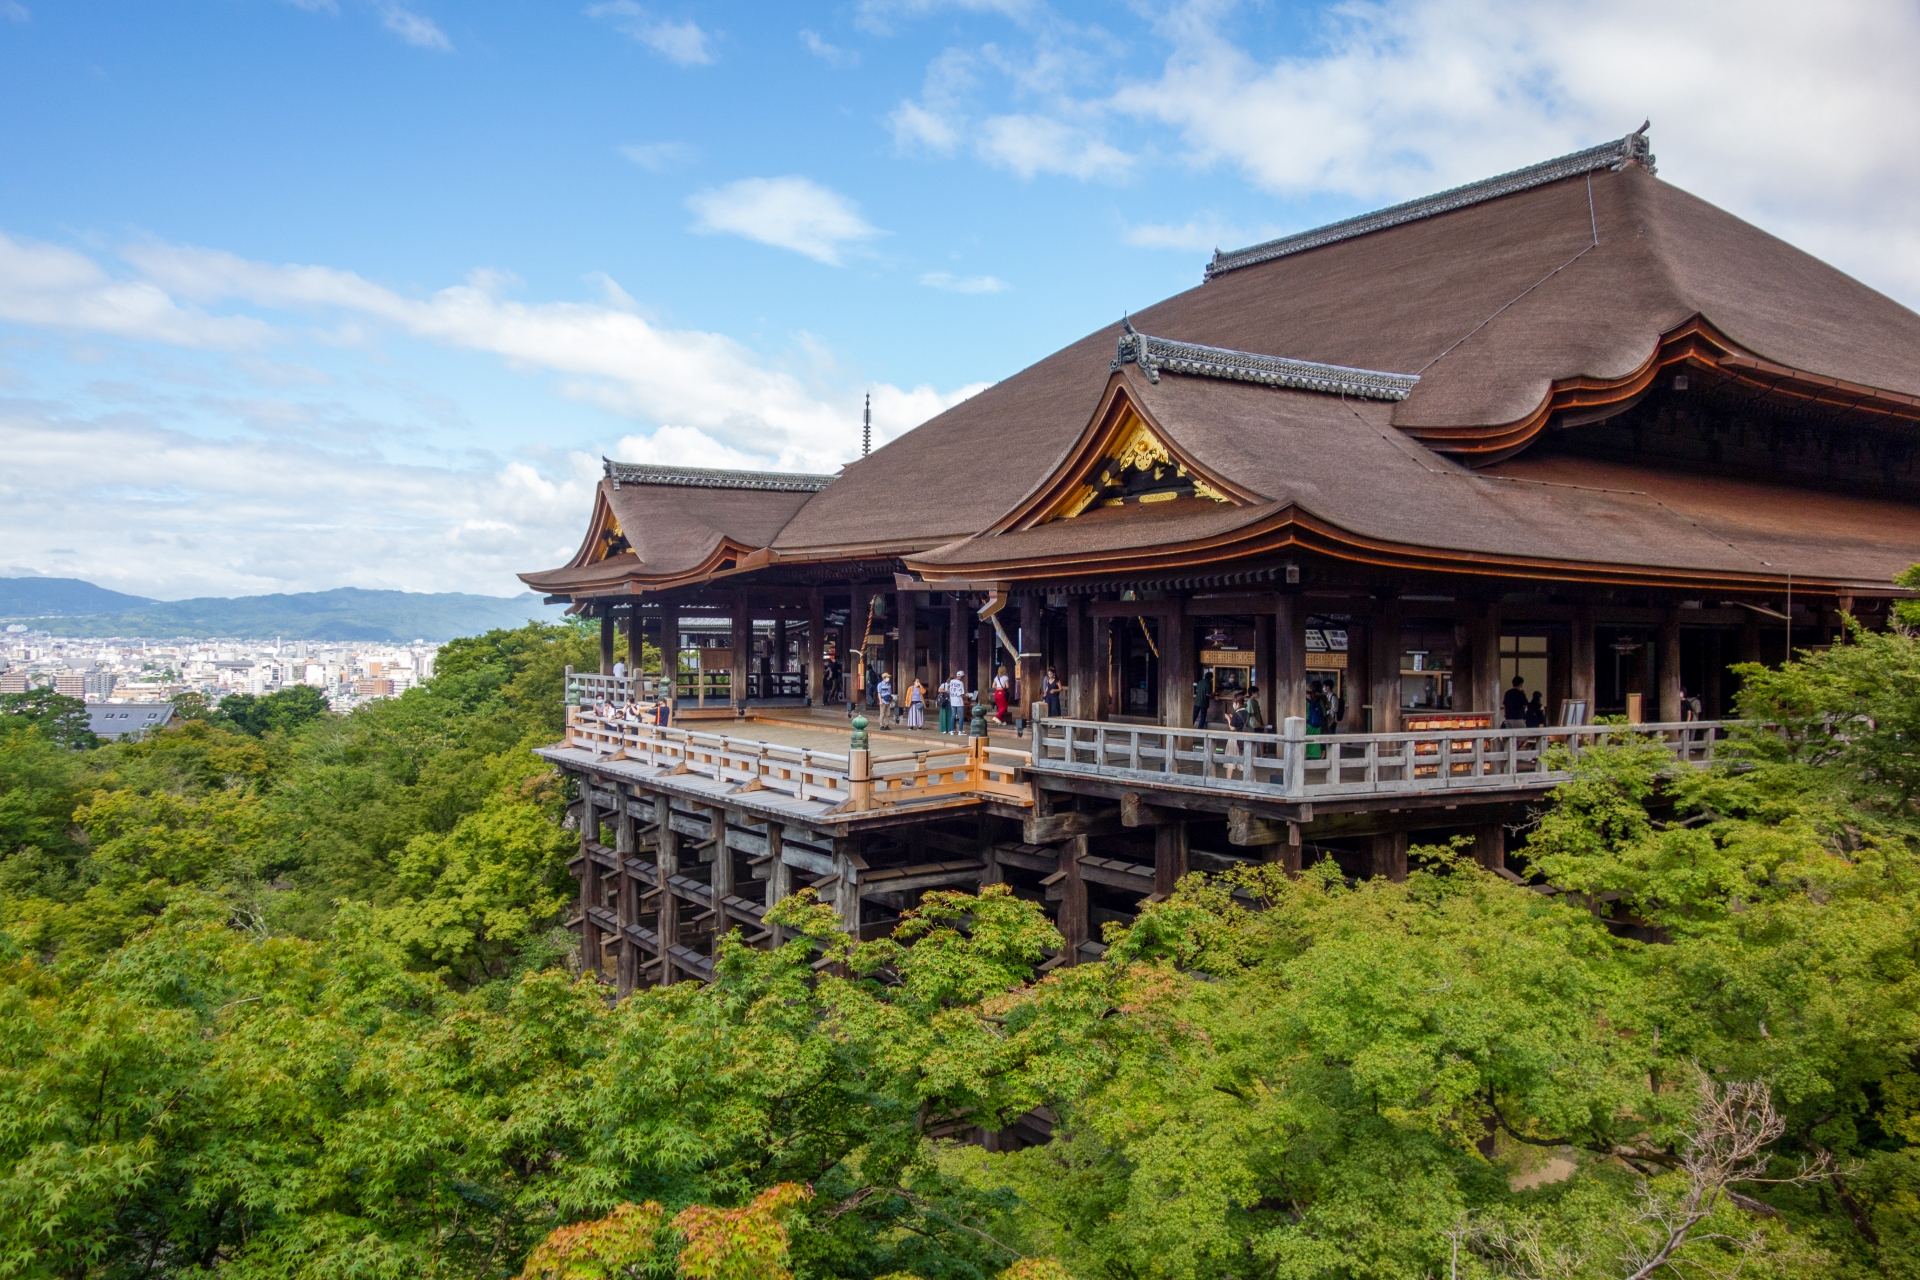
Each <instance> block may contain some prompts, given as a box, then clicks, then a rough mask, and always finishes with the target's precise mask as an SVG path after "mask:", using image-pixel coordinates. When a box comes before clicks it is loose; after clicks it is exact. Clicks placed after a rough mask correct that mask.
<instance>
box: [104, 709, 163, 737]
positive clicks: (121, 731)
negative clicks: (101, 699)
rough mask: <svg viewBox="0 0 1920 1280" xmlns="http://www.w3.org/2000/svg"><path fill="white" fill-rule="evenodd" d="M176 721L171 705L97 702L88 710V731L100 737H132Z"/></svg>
mask: <svg viewBox="0 0 1920 1280" xmlns="http://www.w3.org/2000/svg"><path fill="white" fill-rule="evenodd" d="M172 720H173V706H172V704H170V703H160V704H159V705H157V706H156V705H153V704H140V703H127V704H114V703H97V704H93V705H90V706H88V707H87V728H89V729H91V730H93V732H94V734H95V735H96V736H98V737H101V738H110V739H111V738H130V737H137V736H139V735H141V734H144V733H151V732H153V731H154V730H156V729H163V728H165V727H166V726H167V725H168V724H169V723H170V722H171V721H172Z"/></svg>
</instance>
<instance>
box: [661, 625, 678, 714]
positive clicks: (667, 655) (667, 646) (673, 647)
mask: <svg viewBox="0 0 1920 1280" xmlns="http://www.w3.org/2000/svg"><path fill="white" fill-rule="evenodd" d="M660 679H661V683H662V686H663V687H664V689H665V690H666V695H667V697H668V698H678V697H679V696H680V606H679V605H677V604H668V603H666V602H665V601H661V603H660Z"/></svg>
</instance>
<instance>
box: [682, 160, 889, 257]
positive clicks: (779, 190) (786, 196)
mask: <svg viewBox="0 0 1920 1280" xmlns="http://www.w3.org/2000/svg"><path fill="white" fill-rule="evenodd" d="M687 207H688V208H689V209H691V210H692V211H693V212H694V213H696V214H698V215H699V217H700V220H699V221H698V222H697V223H695V224H694V226H693V230H695V231H697V232H700V233H701V234H703V235H715V234H721V233H725V234H731V235H738V236H745V237H746V238H747V239H749V240H758V241H759V242H760V243H762V244H770V245H774V246H776V247H778V248H781V249H791V250H793V251H794V252H795V253H802V254H805V255H806V256H807V257H809V258H813V259H815V260H816V261H819V262H824V263H827V264H828V265H830V266H839V265H840V253H841V250H843V249H845V248H846V247H848V246H849V245H855V244H859V243H861V242H863V241H866V240H871V239H873V238H874V237H875V236H877V235H879V234H880V232H879V230H878V229H877V228H875V227H873V226H872V225H870V224H869V223H868V222H867V221H866V219H864V218H862V217H861V216H860V212H859V210H858V208H857V207H856V206H855V205H854V204H853V202H852V201H850V200H848V199H847V198H846V197H845V196H843V195H841V194H839V193H838V192H836V191H830V190H828V189H827V188H826V187H823V186H821V185H820V184H819V183H817V182H814V181H812V180H810V179H807V178H802V177H797V176H796V177H786V178H742V179H741V180H740V181H738V182H730V183H728V184H727V185H726V186H724V187H715V188H712V189H710V190H707V191H701V192H697V193H695V194H694V195H693V196H691V197H689V198H688V200H687Z"/></svg>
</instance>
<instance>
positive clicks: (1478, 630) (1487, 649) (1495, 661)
mask: <svg viewBox="0 0 1920 1280" xmlns="http://www.w3.org/2000/svg"><path fill="white" fill-rule="evenodd" d="M1468 628H1469V630H1470V631H1471V632H1472V636H1473V639H1472V642H1471V661H1472V663H1473V705H1472V707H1470V708H1468V709H1469V710H1472V711H1491V712H1492V713H1493V727H1494V728H1496V729H1498V728H1499V727H1500V712H1501V708H1502V703H1501V699H1502V698H1503V697H1505V696H1506V692H1507V691H1506V690H1505V689H1503V688H1501V687H1500V604H1499V602H1498V601H1493V600H1489V601H1486V602H1484V603H1482V604H1481V605H1480V606H1479V607H1478V609H1476V611H1475V612H1474V616H1473V618H1472V619H1471V621H1470V622H1469V623H1468Z"/></svg>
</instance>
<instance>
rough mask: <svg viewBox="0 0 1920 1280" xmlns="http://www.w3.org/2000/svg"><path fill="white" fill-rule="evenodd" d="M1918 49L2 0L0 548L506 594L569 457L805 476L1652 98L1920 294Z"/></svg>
mask: <svg viewBox="0 0 1920 1280" xmlns="http://www.w3.org/2000/svg"><path fill="white" fill-rule="evenodd" d="M1917 59H1920V11H1917V10H1916V9H1915V8H1914V7H1913V6H1912V5H1911V4H1901V3H1891V2H1884V3H1883V2H1880V0H1855V2H1853V3H1838V4H1833V5H1827V6H1820V7H1817V8H1815V7H1809V6H1804V5H1790V4H1785V3H1750V4H1743V5H1741V6H1739V7H1738V8H1737V9H1736V8H1734V7H1733V6H1731V5H1726V4H1718V5H1715V4H1709V5H1696V6H1687V7H1675V6H1670V5H1669V6H1660V7H1657V8H1656V7H1655V6H1653V5H1651V4H1649V3H1645V2H1644V0H1629V2H1627V3H1605V4H1602V3H1598V2H1597V0H1596V2H1591V3H1588V2H1567V0H1561V2H1558V3H1524V4H1523V3H1520V0H1475V2H1474V3H1447V4H1442V3H1437V2H1435V0H1409V2H1405V3H1390V4H1379V5H1371V4H1369V5H1360V6H1353V5H1334V4H1266V5H1236V4H1232V3H1228V2H1227V0H1197V2H1194V3H1168V4H1161V5H1155V6H1139V7H1131V8H1123V7H1120V6H1113V5H1099V6H1096V5H1091V4H1085V5H1071V4H1063V5H1057V6H1055V5H1045V4H1028V3H1021V2H1020V0H953V2H950V3H943V2H941V0H856V2H854V3H845V4H837V5H777V6H776V5H743V4H726V3H718V2H717V0H716V2H713V3H700V2H695V3H676V4H657V3H652V2H651V0H649V2H648V3H645V4H642V3H638V2H636V0H603V2H598V3H589V4H583V5H580V6H574V7H558V8H548V7H536V8H532V9H529V8H526V7H523V6H508V5H503V4H496V3H474V4H467V5H461V6H454V5H451V4H447V3H445V2H444V0H219V2H217V3H216V2H214V0H183V2H182V3H180V4H176V5H169V6H154V5H142V4H136V3H132V2H131V0H104V2H101V3H88V4H68V5H59V6H56V5H53V4H51V3H45V2H36V0H0V103H3V104H4V106H5V108H6V110H7V112H8V118H9V119H10V120H11V121H13V122H14V127H13V128H12V129H10V130H8V131H7V132H6V133H5V135H4V136H0V548H4V551H0V576H21V575H40V574H44V575H52V576H70V577H78V578H84V579H87V580H88V581H91V582H95V583H98V584H100V585H101V586H104V587H109V588H112V589H115V590H120V591H125V592H129V593H132V594H137V595H142V596H153V597H159V598H179V597H184V596H200V595H221V596H229V595H248V594H257V593H266V592H301V591H312V590H325V589H329V588H333V587H341V586H356V587H365V588H376V589H378V588H384V589H398V590H407V591H469V592H475V593H480V594H487V595H496V596H512V595H516V594H518V593H519V592H520V591H521V590H522V589H523V588H522V587H521V585H520V584H519V583H518V582H517V581H516V580H515V579H514V578H513V576H512V574H513V572H514V571H515V570H520V569H534V568H543V567H548V566H551V565H553V564H555V563H558V562H560V561H561V560H564V559H565V558H566V557H567V556H568V555H569V554H571V552H572V550H573V548H574V545H575V543H576V541H577V539H578V537H579V536H580V534H581V530H580V529H579V528H578V519H579V512H580V511H581V510H583V509H584V508H585V505H586V496H587V494H588V492H589V491H590V489H591V486H592V485H593V483H594V482H595V481H596V480H597V478H598V475H599V466H600V463H599V459H600V457H601V456H602V455H607V456H614V457H620V458H625V459H629V460H634V461H652V462H664V463H671V464H678V465H688V466H742V467H758V468H779V469H792V470H811V471H831V470H833V469H834V468H835V467H837V466H838V465H840V464H841V463H842V462H844V461H846V460H848V459H850V458H852V457H854V456H856V455H857V453H858V451H859V445H860V405H861V397H862V396H863V395H864V394H866V393H868V392H871V393H872V394H873V396H874V402H873V403H874V419H875V434H876V438H877V439H878V440H886V439H891V438H893V437H894V436H897V435H898V434H900V433H901V432H903V431H905V430H907V429H908V428H910V427H911V426H913V425H914V424H916V423H918V422H919V421H922V420H924V419H925V418H926V417H928V416H930V415H932V414H933V413H936V412H938V411H939V410H941V409H942V408H944V407H946V406H948V405H950V404H953V403H955V402H957V401H958V400H959V399H961V398H963V397H965V396H966V395H968V394H971V393H972V392H973V391H975V390H977V389H978V388H980V387H981V386H984V385H987V384H989V383H991V382H993V381H995V380H998V379H1000V378H1003V377H1006V376H1007V375H1009V374H1011V373H1013V372H1015V371H1017V370H1018V369H1019V368H1021V367H1023V366H1024V365H1026V364H1027V363H1029V362H1031V361H1033V360H1035V359H1037V358H1039V357H1041V356H1043V355H1045V354H1047V353H1048V352H1050V351H1052V350H1054V349H1056V348H1058V347H1060V346H1062V345H1064V344H1066V343H1067V342H1069V341H1071V340H1073V339H1075V338H1077V337H1079V336H1080V335H1082V334H1084V333H1086V332H1088V331H1090V330H1092V329H1094V328H1095V327H1097V326H1099V325H1102V324H1105V323H1107V322H1109V321H1111V320H1113V319H1115V318H1117V317H1118V315H1119V314H1120V313H1121V312H1122V311H1125V310H1129V309H1136V308H1138V307H1141V306H1144V305H1146V304H1148V303H1151V302H1153V301H1155V300H1157V299H1159V298H1161V297H1164V296H1166V295H1168V294H1171V293H1174V292H1177V291H1179V290H1181V289H1185V288H1190V287H1193V286H1194V285H1196V284H1197V283H1198V281H1199V279H1200V270H1201V266H1202V264H1203V263H1204V262H1205V260H1206V258H1207V256H1208V254H1209V253H1210V252H1211V250H1212V249H1214V248H1216V247H1219V248H1226V249H1231V248H1235V247H1239V246H1240V245H1243V244H1246V243H1249V242H1252V241H1256V240H1259V239H1261V238H1263V237H1266V236H1270V235H1274V234H1278V233H1282V232H1287V231H1293V230H1298V229H1301V228H1303V227H1307V226H1311V225H1315V224H1318V223H1321V222H1324V221H1328V220H1330V219H1333V218H1337V217H1341V216H1345V215H1347V214H1351V213H1354V212H1358V211H1360V210H1364V209H1368V208H1373V207H1378V206H1380V205H1383V204H1387V203H1391V202H1393V201H1395V200H1399V199H1403V198H1407V197H1410V196H1415V195H1419V194H1423V193H1426V192H1429V191H1433V190H1437V189H1440V188H1444V187H1447V186H1451V185H1454V184H1456V183H1459V182H1463V181H1468V180H1472V179H1475V178H1479V177H1484V176H1487V175H1489V174H1492V173H1496V172H1500V171H1502V170H1505V169H1509V168H1513V167H1516V166H1519V165H1523V164H1526V163H1530V162H1532V161H1536V160H1540V159H1543V158H1545V157H1548V156H1551V155H1555V154H1558V153H1561V152H1565V151H1569V150H1572V149H1575V148H1578V147H1581V146H1585V145H1589V144H1591V143H1594V142H1598V141H1601V140H1604V139H1607V138H1612V137H1618V136H1620V135H1621V134H1624V133H1626V132H1627V131H1628V130H1630V129H1632V128H1634V127H1635V126H1637V125H1638V124H1639V123H1640V121H1641V120H1642V119H1643V118H1648V117H1651V119H1652V122H1653V128H1652V138H1653V146H1654V151H1655V152H1656V154H1657V155H1658V158H1659V165H1660V172H1661V175H1662V177H1664V178H1666V179H1667V180H1669V181H1671V182H1673V183H1675V184H1676V185H1678V186H1680V187H1683V188H1685V189H1687V190H1689V191H1691V192H1693V193H1695V194H1697V195H1699V196H1701V197H1702V198H1705V199H1708V200H1711V201H1713V202H1715V203H1717V204H1720V205H1722V206H1723V207H1725V208H1727V209H1729V210H1731V211H1733V212H1734V213H1736V214H1739V215H1740V216H1742V217H1745V218H1747V219H1749V220H1750V221H1753V222H1756V223H1757V224H1759V225H1760V226H1762V227H1764V228H1766V229H1768V230H1769V231H1772V232H1774V233H1775V234H1777V235H1780V236H1782V237H1783V238H1786V239H1788V240H1790V241H1792V242H1793V243H1794V244H1796V245H1798V246H1800V247H1801V248H1804V249H1805V250H1807V251H1808V252H1810V253H1814V254H1817V255H1819V256H1821V257H1824V258H1826V259H1827V260H1829V261H1831V262H1833V263H1835V264H1836V265H1837V266H1839V267H1841V268H1842V269H1844V270H1847V271H1849V272H1851V273H1852V274H1854V275H1856V276H1857V277H1859V278H1860V279H1862V280H1864V281H1865V282H1866V283H1868V284H1870V285H1872V286H1874V287H1875V288H1878V289H1880V290H1882V291H1884V292H1886V293H1888V294H1890V295H1892V296H1893V297H1895V298H1897V299H1900V300H1901V301H1903V302H1905V303H1907V304H1908V305H1910V306H1911V305H1914V304H1915V302H1916V301H1920V230H1916V227H1915V221H1914V218H1913V216H1912V211H1913V208H1914V206H1915V197H1916V195H1920V176H1916V174H1915V172H1914V171H1913V170H1912V168H1911V166H1910V165H1909V163H1908V157H1909V156H1910V155H1911V154H1913V152H1914V151H1915V150H1916V149H1920V147H1917V145H1916V144H1920V86H1916V85H1915V84H1914V83H1913V81H1912V78H1911V76H1910V75H1909V74H1908V73H1907V71H1906V68H1908V67H1910V66H1912V65H1914V63H1915V61H1916V60H1917ZM978 465H980V466H992V465H993V460H992V459H990V458H982V459H980V460H979V462H978ZM950 480H951V483H952V484H955V485H964V484H965V483H966V476H964V475H956V476H953V477H951V478H950ZM928 500H929V501H938V500H939V495H938V494H937V493H933V494H929V495H928Z"/></svg>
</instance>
